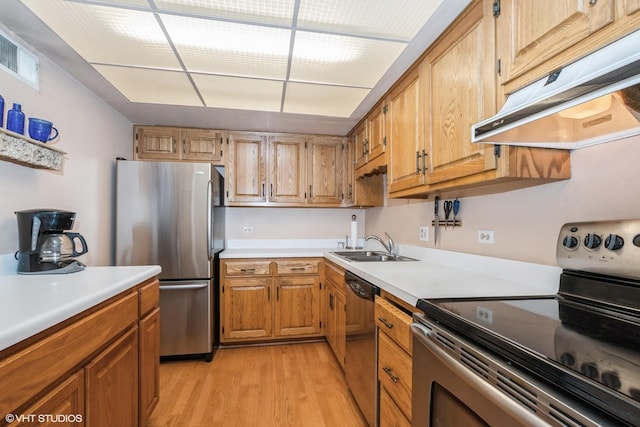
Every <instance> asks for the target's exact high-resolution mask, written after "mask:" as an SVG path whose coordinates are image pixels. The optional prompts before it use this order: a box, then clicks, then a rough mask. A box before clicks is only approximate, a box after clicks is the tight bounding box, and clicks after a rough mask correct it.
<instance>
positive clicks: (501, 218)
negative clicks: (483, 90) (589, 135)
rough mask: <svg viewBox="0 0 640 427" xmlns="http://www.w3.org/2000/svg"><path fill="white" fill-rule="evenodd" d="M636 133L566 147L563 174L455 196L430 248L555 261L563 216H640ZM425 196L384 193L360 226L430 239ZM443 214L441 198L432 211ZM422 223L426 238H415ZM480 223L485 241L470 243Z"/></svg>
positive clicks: (410, 239) (403, 239)
mask: <svg viewBox="0 0 640 427" xmlns="http://www.w3.org/2000/svg"><path fill="white" fill-rule="evenodd" d="M638 159H640V137H634V138H630V139H627V140H623V141H617V142H612V143H607V144H602V145H596V146H593V147H589V148H583V149H580V150H576V151H573V152H572V154H571V179H570V180H566V181H560V182H555V183H552V184H545V185H541V186H536V187H531V188H527V189H522V190H516V191H510V192H505V193H499V194H493V195H487V196H477V197H465V198H460V202H461V209H460V216H459V219H461V220H462V227H460V228H455V229H454V228H449V229H447V230H444V228H443V227H440V236H439V237H438V244H437V248H440V249H446V250H452V251H458V252H469V253H474V254H481V255H489V256H497V257H501V258H508V259H515V260H522V261H530V262H537V263H542V264H550V265H555V264H556V262H555V248H556V241H557V238H558V232H559V230H560V227H561V226H562V225H563V224H564V223H566V222H573V221H590V220H608V219H629V218H634V219H640V197H639V196H638V185H640V166H639V165H638ZM433 208H434V206H433V199H432V198H431V199H430V200H427V201H419V202H417V201H407V200H390V201H388V202H387V206H385V207H382V208H372V209H369V210H367V223H366V230H365V231H366V233H367V234H378V235H382V233H383V232H384V231H387V232H388V233H389V234H390V235H391V236H392V237H393V238H394V239H396V240H397V241H398V242H400V243H405V244H411V245H416V246H425V247H434V245H433V227H431V220H432V219H433V210H434V209H433ZM443 217H444V213H443V207H442V202H441V203H440V218H443ZM420 225H429V242H421V241H420V240H419V227H420ZM480 229H489V230H494V231H495V243H494V244H493V245H489V244H481V243H478V237H477V233H478V230H480Z"/></svg>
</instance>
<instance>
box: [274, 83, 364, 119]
mask: <svg viewBox="0 0 640 427" xmlns="http://www.w3.org/2000/svg"><path fill="white" fill-rule="evenodd" d="M368 93H369V90H368V89H358V88H350V87H340V86H323V85H314V84H306V83H291V82H290V83H287V94H286V98H285V102H284V108H283V112H285V113H301V114H313V115H318V116H332V117H349V116H350V115H351V113H352V112H353V110H355V108H356V107H357V106H358V105H359V104H360V103H361V102H362V100H363V99H364V97H365V96H367V94H368Z"/></svg>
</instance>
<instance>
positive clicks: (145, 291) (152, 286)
mask: <svg viewBox="0 0 640 427" xmlns="http://www.w3.org/2000/svg"><path fill="white" fill-rule="evenodd" d="M138 292H139V295H140V317H144V315H145V314H147V313H148V312H150V311H151V310H153V309H154V308H156V307H157V306H158V302H159V301H160V282H159V281H158V279H153V280H151V281H149V282H147V283H144V284H142V286H141V287H140V290H139V291H138Z"/></svg>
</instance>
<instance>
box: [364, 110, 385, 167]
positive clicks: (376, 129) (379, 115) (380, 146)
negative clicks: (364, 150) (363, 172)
mask: <svg viewBox="0 0 640 427" xmlns="http://www.w3.org/2000/svg"><path fill="white" fill-rule="evenodd" d="M386 118H387V104H386V103H384V104H383V105H380V106H378V107H376V108H374V109H373V111H372V112H371V114H370V115H369V117H367V129H368V134H369V144H368V149H369V153H368V154H369V158H368V161H371V160H373V159H375V158H377V157H378V156H381V155H383V154H384V153H385V151H386V149H387V136H386V133H385V132H386Z"/></svg>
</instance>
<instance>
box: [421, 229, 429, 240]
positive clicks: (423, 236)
mask: <svg viewBox="0 0 640 427" xmlns="http://www.w3.org/2000/svg"><path fill="white" fill-rule="evenodd" d="M420 241H421V242H428V241H429V227H427V226H426V225H422V226H420Z"/></svg>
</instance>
